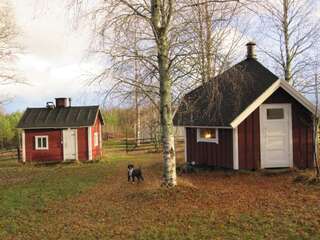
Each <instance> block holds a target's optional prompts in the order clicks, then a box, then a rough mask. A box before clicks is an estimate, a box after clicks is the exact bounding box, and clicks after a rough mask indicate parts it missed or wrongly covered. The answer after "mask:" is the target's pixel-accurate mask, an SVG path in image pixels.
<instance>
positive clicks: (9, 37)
mask: <svg viewBox="0 0 320 240" xmlns="http://www.w3.org/2000/svg"><path fill="white" fill-rule="evenodd" d="M16 36H17V32H16V26H15V24H14V17H13V15H12V12H11V9H10V7H9V5H8V4H5V3H0V87H1V85H8V84H12V83H17V82H19V80H18V78H17V76H16V71H15V68H14V66H13V60H14V56H15V53H16V52H17V49H18V48H17V47H16V45H15V44H14V39H15V37H16ZM0 89H1V88H0ZM0 94H4V95H0V98H1V99H2V100H1V99H0V104H2V103H3V101H5V100H6V98H7V96H6V95H5V93H3V91H0Z"/></svg>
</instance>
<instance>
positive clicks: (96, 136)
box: [93, 132, 99, 147]
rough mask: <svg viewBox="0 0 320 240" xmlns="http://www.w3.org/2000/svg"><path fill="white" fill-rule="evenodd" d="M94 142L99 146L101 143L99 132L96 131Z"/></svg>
mask: <svg viewBox="0 0 320 240" xmlns="http://www.w3.org/2000/svg"><path fill="white" fill-rule="evenodd" d="M93 142H94V143H93V144H94V146H95V147H97V146H98V145H99V135H98V133H97V132H95V133H94V140H93Z"/></svg>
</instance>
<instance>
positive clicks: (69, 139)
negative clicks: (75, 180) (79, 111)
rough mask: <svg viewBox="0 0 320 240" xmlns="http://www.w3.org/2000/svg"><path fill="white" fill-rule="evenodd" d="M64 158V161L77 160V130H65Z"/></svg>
mask: <svg viewBox="0 0 320 240" xmlns="http://www.w3.org/2000/svg"><path fill="white" fill-rule="evenodd" d="M63 157H64V160H76V159H77V130H76V129H65V130H63Z"/></svg>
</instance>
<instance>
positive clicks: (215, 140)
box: [197, 128, 219, 144]
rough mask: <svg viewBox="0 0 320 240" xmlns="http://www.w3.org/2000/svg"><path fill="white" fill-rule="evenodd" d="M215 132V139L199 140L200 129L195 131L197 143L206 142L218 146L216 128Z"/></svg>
mask: <svg viewBox="0 0 320 240" xmlns="http://www.w3.org/2000/svg"><path fill="white" fill-rule="evenodd" d="M215 130H216V137H215V138H213V139H206V138H201V137H200V128H198V129H197V143H199V142H207V143H216V144H219V131H218V129H217V128H215Z"/></svg>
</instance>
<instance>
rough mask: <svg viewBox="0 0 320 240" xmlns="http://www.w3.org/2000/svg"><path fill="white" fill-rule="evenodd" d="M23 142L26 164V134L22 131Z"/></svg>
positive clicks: (23, 157) (23, 159)
mask: <svg viewBox="0 0 320 240" xmlns="http://www.w3.org/2000/svg"><path fill="white" fill-rule="evenodd" d="M21 138H22V139H21V140H22V162H26V133H25V131H24V130H22V134H21Z"/></svg>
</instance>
